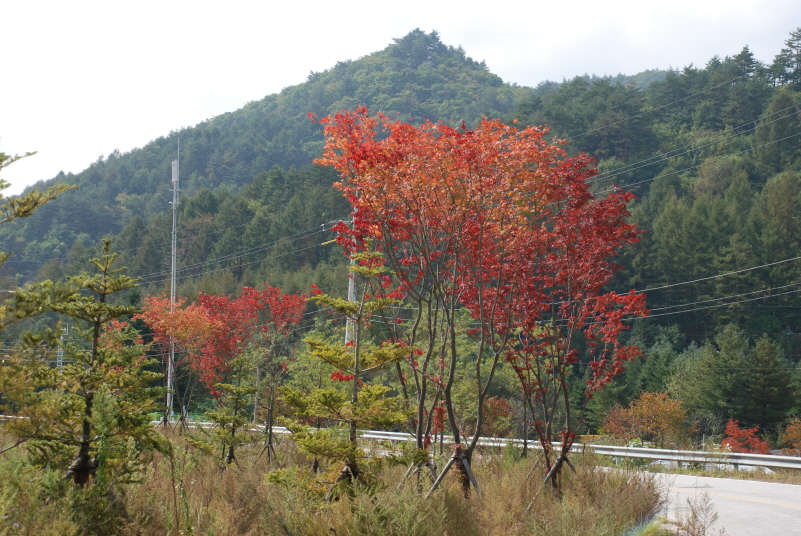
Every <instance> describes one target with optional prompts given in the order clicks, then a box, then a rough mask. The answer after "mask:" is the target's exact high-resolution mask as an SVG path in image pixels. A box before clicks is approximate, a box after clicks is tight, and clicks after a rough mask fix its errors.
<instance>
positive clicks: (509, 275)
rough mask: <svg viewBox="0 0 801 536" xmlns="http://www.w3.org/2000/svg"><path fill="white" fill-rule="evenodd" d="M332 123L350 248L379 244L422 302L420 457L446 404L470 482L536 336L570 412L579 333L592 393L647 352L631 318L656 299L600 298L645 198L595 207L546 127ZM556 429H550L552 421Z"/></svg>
mask: <svg viewBox="0 0 801 536" xmlns="http://www.w3.org/2000/svg"><path fill="white" fill-rule="evenodd" d="M322 122H323V124H325V133H326V136H327V144H326V149H325V153H324V156H323V158H322V159H321V160H320V161H319V162H320V163H322V164H327V165H332V166H334V167H336V168H337V170H338V171H340V173H341V174H342V177H343V179H345V180H343V182H342V183H340V184H338V187H339V188H341V189H342V190H343V192H344V193H345V195H346V196H347V198H348V199H349V201H350V202H351V204H352V205H353V207H354V224H353V227H352V228H348V227H346V226H344V225H341V226H340V227H339V228H338V231H339V232H340V238H339V241H340V243H342V244H343V245H344V246H345V247H346V250H348V251H357V252H358V251H361V250H363V249H364V248H365V247H366V244H367V243H374V244H376V246H377V247H378V248H379V249H380V251H381V252H382V253H383V254H384V256H385V257H386V259H387V264H388V265H389V266H390V267H391V268H392V270H393V272H394V273H395V275H396V277H397V278H398V280H399V282H400V286H399V290H400V292H402V293H403V294H404V296H405V297H406V299H407V300H409V302H410V303H411V304H413V306H412V307H410V310H411V312H412V314H413V318H412V320H411V322H409V324H408V329H407V331H406V332H405V333H404V334H403V339H402V340H403V341H404V343H405V344H407V345H408V347H409V350H410V351H409V355H408V358H407V359H408V363H409V365H410V366H411V371H412V378H413V386H414V387H413V389H412V391H413V393H414V394H413V395H412V396H414V397H415V398H416V400H415V402H416V414H417V415H416V420H415V426H416V430H415V435H416V438H417V444H418V448H424V447H425V446H426V445H427V441H428V434H429V433H430V428H431V419H432V417H433V415H434V413H435V412H434V408H435V407H436V406H437V405H438V403H439V401H440V400H441V401H442V403H444V407H445V409H446V411H447V417H448V422H449V427H450V430H451V433H452V434H453V437H454V442H455V443H456V454H455V456H454V458H452V460H451V462H450V463H449V464H448V467H450V464H451V463H454V462H455V463H456V464H457V466H459V465H462V466H463V467H462V468H463V470H465V471H466V474H469V470H470V468H469V463H470V460H471V456H472V453H473V451H474V449H475V446H476V444H477V441H478V436H479V435H480V433H481V429H482V423H483V418H484V415H483V413H484V408H485V401H486V398H487V396H488V392H489V389H490V386H491V385H492V383H493V377H494V375H495V373H496V371H497V368H498V366H499V364H500V363H501V362H502V361H503V358H504V356H505V353H506V352H507V351H508V350H511V349H512V348H513V347H514V346H515V344H516V342H515V341H516V338H517V336H518V335H519V333H520V331H521V330H525V331H527V334H526V335H527V337H528V339H529V342H527V343H525V344H523V347H524V348H526V349H527V350H529V351H533V353H534V354H535V355H536V356H537V358H538V359H541V360H545V361H548V362H550V363H552V364H544V363H543V364H542V367H543V368H544V369H547V370H548V371H549V372H548V373H549V374H550V373H551V371H552V370H553V369H554V368H558V369H559V370H560V371H561V372H559V373H558V374H557V376H558V378H559V379H558V381H557V384H558V385H557V387H556V388H555V389H553V390H551V391H549V396H550V397H552V398H553V399H555V400H564V402H565V405H566V407H567V408H569V401H568V398H567V389H566V383H567V381H568V376H569V375H570V371H571V368H570V364H571V363H573V362H575V361H577V359H578V355H579V349H578V348H576V347H575V346H573V345H574V336H575V335H578V334H579V333H581V334H582V335H583V336H584V337H585V338H586V339H587V341H588V342H589V344H590V347H592V348H594V349H596V350H597V353H596V354H594V356H593V357H592V358H591V367H592V369H593V375H592V378H591V382H590V385H589V387H588V388H589V389H590V390H592V389H594V388H595V387H596V386H601V385H603V384H604V383H606V382H607V381H608V379H609V378H611V376H614V375H615V374H617V373H618V372H619V371H620V370H622V368H623V366H624V363H625V361H626V360H629V359H631V358H632V357H633V356H634V354H633V353H632V351H633V349H632V348H629V347H623V346H621V345H619V344H618V342H617V335H618V333H619V332H620V330H621V329H623V324H622V323H621V319H622V318H623V317H624V316H625V315H627V314H631V313H636V314H643V313H644V312H645V310H644V307H643V296H637V295H634V294H630V295H617V294H615V293H611V294H605V295H601V294H600V290H601V288H602V287H603V285H604V284H605V283H606V282H607V281H608V280H609V278H611V277H612V276H613V274H614V272H615V271H616V268H615V266H614V264H612V263H611V262H610V259H611V257H612V256H614V255H615V253H616V252H617V251H619V249H620V248H621V247H623V246H624V245H625V244H629V243H631V242H633V241H635V240H636V238H637V233H636V231H635V229H634V228H633V226H631V225H628V224H625V223H624V218H625V215H626V208H625V206H626V203H627V202H628V201H629V200H630V199H631V197H630V194H622V193H615V194H613V195H610V196H609V197H607V198H606V199H603V200H596V199H594V198H593V196H592V195H591V194H590V193H589V191H588V189H587V184H586V178H587V177H588V176H589V175H590V172H589V171H588V170H587V169H586V167H587V164H588V162H587V159H586V157H583V156H581V157H577V158H570V159H565V158H564V152H563V151H562V150H561V149H560V148H559V147H558V146H556V145H551V144H549V143H548V142H547V141H546V140H545V138H544V134H545V131H544V130H541V129H535V128H527V129H524V130H521V131H518V130H517V129H516V128H514V127H508V126H505V125H503V124H502V123H500V122H499V121H497V120H495V121H489V120H485V121H483V122H482V123H481V124H480V125H479V127H478V128H477V129H475V130H468V129H467V128H465V127H464V126H462V127H461V128H452V127H449V126H445V125H434V124H432V123H425V124H423V125H420V126H419V127H415V126H413V125H409V124H405V123H400V122H391V121H390V120H389V119H388V118H386V117H385V116H383V115H380V114H379V115H378V116H370V115H369V113H368V111H367V110H366V109H365V108H357V109H356V110H355V111H354V112H340V113H339V114H337V115H336V116H334V117H333V118H326V119H323V120H322ZM462 309H465V310H467V311H468V312H469V314H470V316H471V317H472V322H471V325H470V326H469V327H468V328H467V334H469V335H470V336H471V337H473V338H474V339H475V340H476V346H475V348H476V349H475V354H474V355H471V356H469V358H468V359H469V361H468V362H469V363H470V364H471V368H472V373H471V375H470V378H469V379H468V380H467V381H468V382H469V383H470V384H472V385H473V395H472V397H471V398H470V402H469V404H470V405H471V406H474V407H471V408H470V409H469V410H468V408H460V407H457V406H456V405H455V403H454V399H453V397H452V389H453V384H454V380H455V372H456V370H457V365H458V364H459V362H460V361H463V360H465V358H466V357H467V356H460V355H459V354H458V352H457V335H458V333H457V331H458V330H459V329H460V328H459V323H458V315H459V311H460V310H462ZM555 363H558V366H557V365H555ZM539 388H540V386H537V387H535V389H539ZM532 409H533V408H532ZM467 411H471V412H475V415H476V416H477V421H476V426H475V429H474V431H473V435H472V437H467V436H465V435H464V430H463V427H462V425H461V424H460V422H459V415H460V413H464V412H467ZM535 419H536V420H537V421H541V420H543V416H542V415H539V416H537V417H535ZM545 420H547V421H548V428H549V430H548V432H546V433H550V427H552V426H553V425H554V423H553V421H552V420H551V416H550V414H549V415H548V416H546V417H545ZM570 421H571V419H570V415H569V409H568V418H567V422H566V423H565V425H564V428H563V429H564V431H563V433H562V436H563V438H564V439H565V442H564V446H563V452H562V453H561V454H560V456H559V457H558V459H557V460H555V461H553V460H551V459H550V458H549V459H548V462H549V465H548V467H549V469H551V468H554V473H558V470H559V466H560V465H561V462H562V460H563V459H564V457H565V456H566V454H567V451H569V449H570V446H571V444H572V438H573V432H572V428H571V422H570ZM552 461H553V464H552V463H551V462H552ZM446 470H447V467H446ZM443 474H444V472H443ZM553 482H554V484H556V482H557V481H556V479H555V478H554V480H553Z"/></svg>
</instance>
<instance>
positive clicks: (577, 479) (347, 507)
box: [0, 436, 661, 536]
mask: <svg viewBox="0 0 801 536" xmlns="http://www.w3.org/2000/svg"><path fill="white" fill-rule="evenodd" d="M171 443H172V445H173V448H172V453H171V455H169V454H168V455H156V456H155V458H154V460H153V462H152V463H151V464H150V465H149V467H148V469H147V472H146V474H144V475H142V476H143V478H142V481H141V483H139V484H129V485H126V486H122V487H121V488H120V489H119V491H118V498H119V501H118V503H122V504H118V503H115V504H117V507H115V508H110V507H109V506H108V501H106V502H103V500H99V503H102V504H101V506H103V505H105V506H103V508H105V509H103V508H100V507H98V506H97V505H95V506H94V507H92V508H90V509H89V510H88V511H89V514H91V515H94V516H96V517H102V516H109V519H106V520H105V521H106V522H105V523H103V524H102V526H103V527H105V528H102V529H101V528H99V527H100V526H101V525H93V526H94V527H95V528H93V529H90V530H81V529H82V527H84V526H86V525H87V521H86V520H87V519H90V518H91V516H89V517H87V514H86V512H83V511H81V512H83V513H82V514H81V515H80V516H79V515H77V514H76V512H78V510H80V509H81V508H88V507H87V506H86V504H88V503H86V502H83V503H76V501H75V500H74V498H75V493H78V492H75V491H74V490H66V491H65V490H63V489H62V488H64V486H61V488H58V486H59V485H60V484H53V483H52V482H51V483H50V484H47V483H46V482H37V481H35V480H36V479H35V478H33V477H32V476H31V474H45V473H46V472H44V471H42V470H36V469H34V468H30V467H29V468H28V469H26V470H27V471H29V472H30V473H31V474H29V475H27V476H26V477H25V478H27V480H28V481H29V482H30V484H29V485H28V486H27V489H26V486H25V485H24V484H23V483H22V482H19V481H18V482H17V484H16V485H17V488H16V489H17V491H13V490H12V488H11V487H10V485H9V479H8V478H7V475H8V474H9V472H11V471H16V470H17V469H15V466H18V465H19V464H21V463H23V462H24V460H22V459H21V454H14V455H13V456H16V458H15V460H14V463H11V458H9V457H8V454H7V455H6V458H4V459H3V460H0V461H1V462H2V464H0V471H2V473H4V474H2V475H0V506H1V507H2V508H3V509H4V510H3V511H2V512H0V515H3V516H5V517H2V518H0V523H2V522H9V521H11V525H10V526H9V525H8V524H7V525H6V526H4V527H3V530H0V533H2V534H47V533H48V530H49V529H50V528H53V530H51V531H50V533H51V534H56V533H58V534H65V535H66V534H80V533H82V532H83V533H93V532H94V533H96V534H111V533H118V534H124V535H141V536H148V535H159V536H161V535H165V534H171V535H179V534H185V535H188V534H196V535H199V534H208V535H215V536H222V535H231V536H234V535H237V536H239V535H280V536H320V535H332V536H345V535H376V536H428V535H431V536H434V535H436V536H447V535H451V536H456V535H457V534H458V535H459V536H471V535H475V536H479V535H481V536H493V535H497V536H517V535H524V534H525V535H540V534H542V535H545V534H547V535H565V536H567V535H570V536H573V535H575V534H582V535H598V536H601V535H609V536H613V535H614V536H617V535H619V534H622V533H624V532H625V531H626V529H628V528H630V527H632V526H633V525H635V524H636V523H638V522H641V521H643V520H645V519H647V518H649V516H651V515H652V514H653V513H654V512H655V511H656V510H657V509H658V507H659V506H660V504H661V498H660V492H659V490H658V488H657V486H655V485H654V484H653V483H652V482H651V480H650V479H649V477H648V475H644V474H642V473H638V472H631V473H629V472H618V471H605V470H602V469H597V468H596V467H595V465H594V463H592V462H593V460H592V459H587V460H582V459H580V458H578V457H577V458H576V460H574V462H575V464H576V469H577V472H576V473H575V474H572V473H571V472H569V471H568V470H566V472H565V473H563V475H564V476H563V491H564V494H563V496H562V497H561V498H557V497H556V496H554V495H553V494H552V493H550V491H549V490H548V489H546V490H544V491H543V493H541V494H540V495H539V497H538V499H537V500H536V501H535V502H534V504H533V506H532V509H531V511H530V512H529V513H528V514H526V513H525V509H526V506H527V505H528V503H529V502H530V501H531V498H532V497H533V496H534V495H535V493H536V492H537V490H538V489H539V487H540V486H541V479H542V471H541V469H538V468H533V460H523V461H520V462H518V461H516V460H514V459H513V458H512V457H511V456H509V455H507V454H504V453H501V452H486V453H483V454H482V455H480V456H477V457H476V459H475V463H474V465H475V467H474V469H475V472H476V477H477V479H478V480H479V482H480V485H481V488H482V496H481V497H480V498H479V497H476V496H475V494H474V495H473V496H472V497H471V498H470V499H464V498H463V496H462V490H461V488H460V485H459V482H458V481H457V479H456V478H455V477H448V478H446V479H445V481H444V483H443V486H442V488H441V489H440V490H438V491H436V492H435V493H434V494H433V495H432V496H431V498H429V499H428V500H426V499H424V498H423V495H424V493H423V494H421V493H420V492H419V490H420V488H427V487H428V486H429V485H430V483H429V480H428V478H427V477H426V476H423V477H422V478H421V479H420V480H419V482H420V486H418V485H417V482H418V480H417V479H416V478H415V477H411V478H408V479H404V474H405V472H406V468H405V467H403V466H390V465H389V464H386V463H383V464H381V463H376V464H374V465H373V466H372V467H371V468H370V469H371V470H372V471H373V473H374V477H375V480H374V484H373V485H371V486H370V487H365V488H360V489H356V490H355V491H354V492H353V496H352V497H350V498H348V497H343V498H342V499H340V500H337V501H333V502H326V501H324V500H322V498H321V496H322V495H323V494H324V493H325V491H326V490H327V489H328V484H327V483H326V481H328V482H330V481H331V480H332V479H333V478H334V475H335V472H336V469H337V467H336V466H332V467H331V468H323V469H329V471H328V472H327V473H320V474H318V476H317V477H316V478H315V476H314V475H313V473H312V471H311V466H312V461H311V460H310V459H308V458H307V457H306V456H304V455H303V454H301V453H299V452H297V451H296V449H295V448H294V446H293V444H292V442H291V441H289V440H285V441H284V442H283V443H282V444H281V445H280V447H279V449H278V455H279V458H278V463H276V464H274V466H273V467H270V466H269V465H268V463H267V459H266V456H258V453H259V450H260V448H261V447H259V448H258V449H257V450H254V451H252V452H246V451H243V452H242V453H241V457H240V465H239V467H234V466H232V467H227V468H225V469H224V470H222V469H221V468H220V465H219V463H218V462H217V461H216V460H213V459H210V458H209V457H208V456H206V455H205V454H203V453H200V452H198V451H196V450H194V449H192V447H189V446H188V445H187V444H186V443H185V442H183V440H182V439H181V438H180V437H177V436H176V437H173V438H171ZM23 464H24V463H23ZM275 469H283V472H282V473H279V474H280V475H281V477H280V478H269V479H268V478H266V474H267V473H269V472H270V471H273V470H275ZM49 474H51V475H54V474H55V473H49ZM48 478H51V479H52V478H53V477H52V476H51V477H48ZM40 480H41V479H40ZM48 486H50V487H49V488H48ZM51 488H52V489H51ZM56 488H58V489H61V492H62V493H61V495H59V492H57V491H54V490H56ZM20 490H21V491H20ZM81 493H83V492H81ZM99 503H98V504H99ZM76 505H77V506H76ZM81 505H83V506H81ZM23 508H24V509H25V512H26V514H25V515H20V512H21V510H22V509H23ZM76 509H77V510H76ZM9 512H11V515H9ZM14 512H16V514H15V513H14ZM78 513H80V512H78ZM111 518H113V519H111ZM112 521H113V523H112ZM14 523H16V525H14ZM90 524H91V523H90ZM54 527H58V530H56V529H55V528H54ZM109 527H110V528H109Z"/></svg>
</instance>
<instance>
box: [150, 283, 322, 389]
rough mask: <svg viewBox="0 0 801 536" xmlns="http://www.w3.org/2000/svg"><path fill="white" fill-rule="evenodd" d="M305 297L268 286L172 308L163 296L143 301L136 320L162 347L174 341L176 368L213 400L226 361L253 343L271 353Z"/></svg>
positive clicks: (226, 369)
mask: <svg viewBox="0 0 801 536" xmlns="http://www.w3.org/2000/svg"><path fill="white" fill-rule="evenodd" d="M306 298H307V296H306V295H305V294H284V293H282V292H281V290H280V289H278V288H274V287H270V286H267V287H265V288H264V289H263V290H257V289H254V288H251V287H245V288H243V289H242V292H240V294H239V295H238V296H234V297H231V296H222V295H211V294H200V296H199V299H198V301H197V302H196V303H193V304H190V305H188V306H184V305H185V303H186V299H185V298H179V299H178V300H177V303H176V304H175V306H173V305H172V304H171V303H170V300H169V298H168V297H166V296H148V297H146V298H145V304H144V308H143V309H144V311H143V312H142V313H141V314H140V315H137V317H136V318H139V319H142V320H144V321H145V323H147V324H148V326H150V328H151V329H152V330H153V336H154V340H155V342H156V343H158V344H159V345H161V346H162V348H165V349H166V348H168V347H169V344H170V342H171V341H172V342H174V343H175V344H176V346H177V351H178V353H180V354H181V361H180V362H179V363H185V364H186V365H187V366H188V368H189V369H190V370H191V371H193V372H194V373H196V374H197V375H198V378H199V379H200V381H201V382H202V383H203V384H204V385H205V386H206V387H207V388H208V389H209V390H210V391H211V392H212V395H213V396H215V398H216V397H217V396H218V395H219V393H217V392H216V390H215V388H214V385H215V384H217V383H219V382H221V381H223V380H224V379H225V377H226V375H227V374H228V373H229V372H230V370H231V368H230V364H231V361H232V360H233V359H234V358H235V357H237V356H238V355H240V354H241V353H242V352H243V351H244V350H245V349H246V348H247V346H248V345H250V344H253V343H254V342H255V341H257V340H260V341H261V343H262V344H264V345H265V346H269V348H270V350H273V351H274V350H275V349H276V345H278V344H280V343H281V341H282V340H284V339H285V338H286V336H287V335H288V334H289V333H290V332H291V331H292V329H293V328H294V326H296V325H297V324H299V323H300V320H301V319H302V316H303V310H304V308H305V305H306ZM267 341H269V342H267Z"/></svg>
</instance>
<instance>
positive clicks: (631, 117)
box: [570, 73, 748, 139]
mask: <svg viewBox="0 0 801 536" xmlns="http://www.w3.org/2000/svg"><path fill="white" fill-rule="evenodd" d="M746 76H748V73H746V74H741V75H740V76H735V77H734V78H732V79H731V80H727V81H726V82H723V83H721V84H718V85H716V86H712V87H708V88H705V89H702V90H701V91H699V92H698V93H693V94H692V95H688V96H686V97H682V98H680V99H676V100H674V101H673V102H669V103H667V104H663V105H662V106H657V107H656V108H651V109H650V110H645V111H644V112H640V113H638V114H634V115H632V116H629V117H626V118H625V119H621V120H619V121H615V122H613V123H609V124H608V125H604V126H602V127H598V128H594V129H592V130H588V131H586V132H583V133H581V134H578V135H576V136H573V137H571V138H570V139H576V138H581V137H582V136H586V135H587V134H592V133H593V132H598V131H599V130H604V129H606V128H609V127H612V126H615V125H618V124H620V123H625V122H626V121H631V120H632V119H635V118H637V117H640V116H643V115H645V114H649V113H652V112H656V111H657V110H661V109H662V108H667V107H668V106H673V105H674V104H676V103H679V102H681V101H685V100H687V99H691V98H693V97H697V96H698V95H702V94H704V93H706V92H707V91H712V90H713V89H718V88H719V87H722V86H726V85H729V84H731V83H732V82H734V81H736V80H739V79H740V78H743V77H746Z"/></svg>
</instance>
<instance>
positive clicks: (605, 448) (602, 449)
mask: <svg viewBox="0 0 801 536" xmlns="http://www.w3.org/2000/svg"><path fill="white" fill-rule="evenodd" d="M159 422H160V421H153V424H158V423H159ZM189 424H190V425H194V426H201V427H213V426H215V425H214V423H206V422H191V423H189ZM251 430H253V431H264V426H262V425H254V426H253V427H252V428H251ZM273 433H274V434H281V435H284V434H289V433H290V432H289V430H287V429H286V428H284V427H283V426H273ZM359 437H361V438H362V439H372V440H376V441H398V442H407V441H414V436H412V435H411V434H408V433H404V432H384V431H377V430H360V431H359ZM449 440H450V442H453V437H451V436H445V441H449ZM478 444H479V445H481V446H484V447H505V446H506V445H509V444H513V445H516V446H519V447H522V446H523V440H522V439H503V438H495V437H480V438H479V440H478ZM528 444H529V448H540V446H539V442H538V441H533V440H530V441H528ZM557 445H559V443H554V446H557ZM585 448H587V449H589V450H591V451H593V452H594V453H595V454H601V455H604V456H613V457H618V458H634V459H645V460H665V461H674V462H677V463H678V464H680V465H681V464H684V463H702V464H726V465H734V466H735V467H738V466H740V465H747V466H754V467H769V468H779V469H799V470H801V457H796V456H779V455H772V454H742V453H735V452H725V451H717V452H712V451H695V450H670V449H651V448H644V447H616V446H611V445H592V444H578V443H577V444H575V445H573V449H574V450H576V451H582V450H583V449H585Z"/></svg>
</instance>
